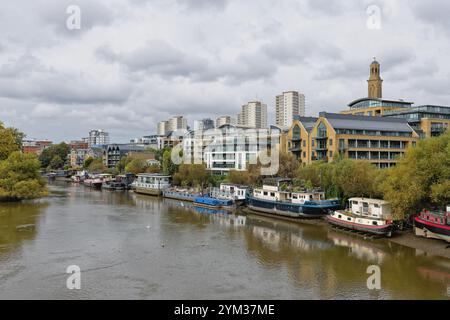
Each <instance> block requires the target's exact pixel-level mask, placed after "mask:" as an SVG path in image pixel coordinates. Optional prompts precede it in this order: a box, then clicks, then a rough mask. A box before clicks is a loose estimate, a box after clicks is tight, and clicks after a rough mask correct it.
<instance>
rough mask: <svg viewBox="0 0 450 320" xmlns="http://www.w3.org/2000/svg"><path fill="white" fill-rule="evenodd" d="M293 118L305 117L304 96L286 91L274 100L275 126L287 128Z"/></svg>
mask: <svg viewBox="0 0 450 320" xmlns="http://www.w3.org/2000/svg"><path fill="white" fill-rule="evenodd" d="M294 116H302V117H304V116H305V95H303V94H299V93H298V92H297V91H286V92H283V93H282V94H280V95H277V96H276V98H275V117H276V125H277V126H278V127H280V128H289V127H290V126H291V124H292V121H293V120H294Z"/></svg>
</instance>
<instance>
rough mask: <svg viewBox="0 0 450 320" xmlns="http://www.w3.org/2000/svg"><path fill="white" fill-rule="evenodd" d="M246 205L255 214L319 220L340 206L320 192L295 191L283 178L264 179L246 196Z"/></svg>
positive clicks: (338, 202) (337, 202) (336, 201)
mask: <svg viewBox="0 0 450 320" xmlns="http://www.w3.org/2000/svg"><path fill="white" fill-rule="evenodd" d="M247 205H248V207H249V208H250V209H251V210H253V211H255V212H262V213H267V214H273V215H277V216H283V217H287V218H320V217H322V216H324V215H326V214H327V213H328V211H329V210H336V209H339V208H340V206H341V205H340V201H339V199H330V200H326V199H325V193H324V192H323V191H321V190H304V191H295V188H293V187H292V185H291V180H290V179H283V178H273V179H266V180H265V181H264V183H263V186H262V188H256V189H254V190H253V194H252V195H248V196H247Z"/></svg>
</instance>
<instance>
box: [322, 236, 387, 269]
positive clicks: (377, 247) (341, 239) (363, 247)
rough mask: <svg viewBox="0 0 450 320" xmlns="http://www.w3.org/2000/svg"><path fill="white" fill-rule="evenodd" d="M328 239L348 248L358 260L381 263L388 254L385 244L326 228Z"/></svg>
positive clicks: (336, 244)
mask: <svg viewBox="0 0 450 320" xmlns="http://www.w3.org/2000/svg"><path fill="white" fill-rule="evenodd" d="M328 239H330V240H331V241H333V244H334V245H335V246H339V247H346V248H348V249H350V254H351V255H353V256H355V257H357V258H358V259H360V260H366V261H372V262H377V263H381V262H383V260H384V259H385V258H386V256H387V254H388V253H387V250H386V249H387V248H386V246H385V245H383V244H381V243H379V244H375V243H373V242H371V241H368V240H363V239H361V238H358V237H355V236H354V235H351V234H345V233H342V232H337V231H333V230H328Z"/></svg>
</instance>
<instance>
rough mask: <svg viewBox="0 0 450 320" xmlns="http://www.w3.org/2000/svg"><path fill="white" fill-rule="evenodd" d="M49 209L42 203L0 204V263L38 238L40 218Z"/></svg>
mask: <svg viewBox="0 0 450 320" xmlns="http://www.w3.org/2000/svg"><path fill="white" fill-rule="evenodd" d="M46 207H47V203H45V202H40V201H33V202H19V203H0V262H1V261H2V260H5V259H9V258H11V257H10V255H11V254H12V253H14V252H15V251H17V250H19V249H20V248H21V245H22V244H23V242H24V241H27V240H32V239H34V238H35V237H36V234H37V233H38V228H39V218H40V216H41V214H42V212H43V211H44V209H45V208H46Z"/></svg>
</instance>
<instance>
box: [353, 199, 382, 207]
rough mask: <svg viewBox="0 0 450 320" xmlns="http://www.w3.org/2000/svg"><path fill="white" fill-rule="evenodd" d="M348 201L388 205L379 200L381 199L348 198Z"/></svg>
mask: <svg viewBox="0 0 450 320" xmlns="http://www.w3.org/2000/svg"><path fill="white" fill-rule="evenodd" d="M348 201H358V202H362V201H364V202H369V203H375V204H380V205H382V204H389V202H388V201H385V200H381V199H370V198H350V199H348Z"/></svg>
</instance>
